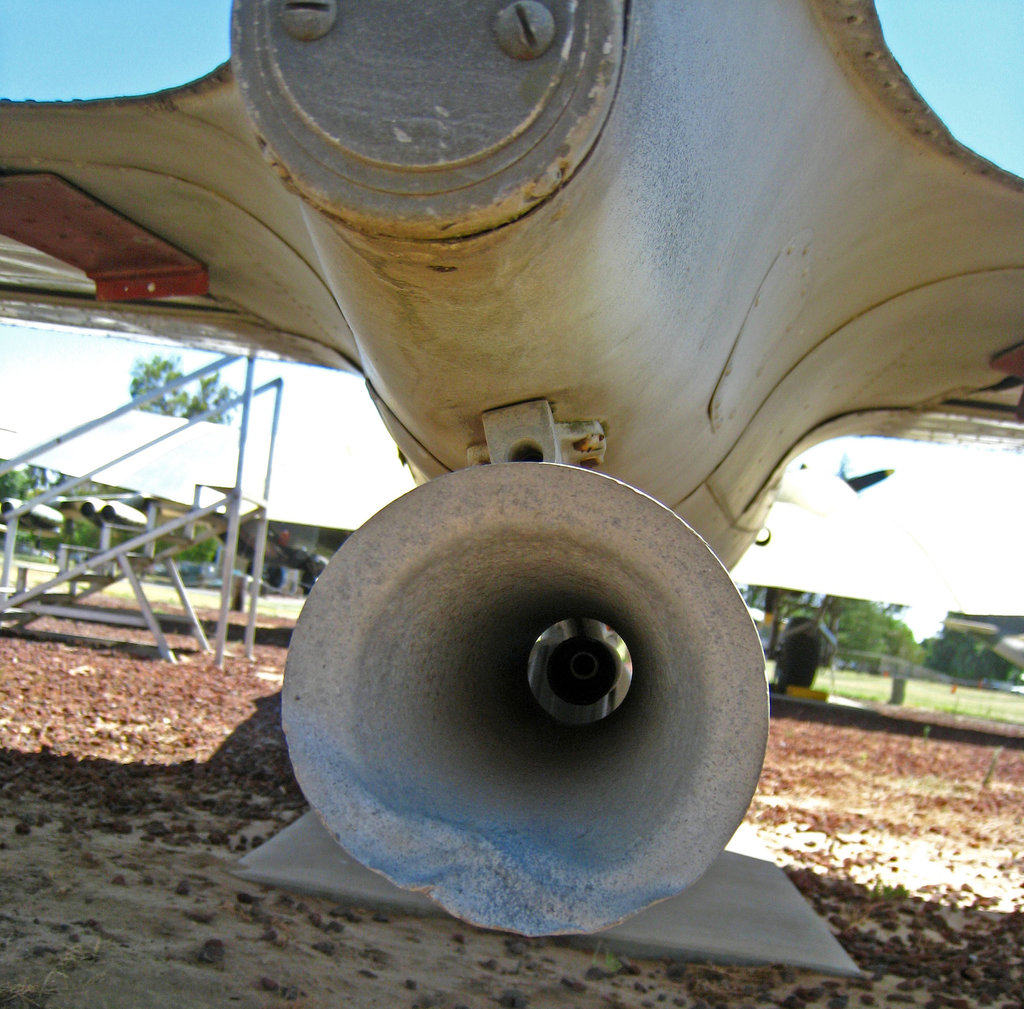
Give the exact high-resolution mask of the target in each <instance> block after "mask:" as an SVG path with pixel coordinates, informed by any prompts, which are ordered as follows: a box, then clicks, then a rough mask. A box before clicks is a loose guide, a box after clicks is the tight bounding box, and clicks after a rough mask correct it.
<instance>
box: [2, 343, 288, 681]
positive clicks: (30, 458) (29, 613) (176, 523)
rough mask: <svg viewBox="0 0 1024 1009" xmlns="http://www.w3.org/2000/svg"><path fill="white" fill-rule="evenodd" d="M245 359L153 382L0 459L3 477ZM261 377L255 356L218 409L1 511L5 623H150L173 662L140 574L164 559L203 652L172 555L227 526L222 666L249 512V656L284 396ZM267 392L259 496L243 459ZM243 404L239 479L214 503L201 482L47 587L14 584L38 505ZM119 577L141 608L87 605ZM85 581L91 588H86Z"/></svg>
mask: <svg viewBox="0 0 1024 1009" xmlns="http://www.w3.org/2000/svg"><path fill="white" fill-rule="evenodd" d="M238 360H240V358H238V357H231V356H229V357H223V358H220V359H219V360H217V361H214V362H212V363H210V364H208V365H205V366H204V367H202V368H198V369H197V370H196V371H193V372H192V373H190V374H188V375H185V376H183V377H181V378H178V379H175V380H174V381H171V382H168V383H167V384H166V385H164V386H161V387H160V388H159V389H154V390H152V391H151V392H148V393H145V394H143V395H142V396H138V397H136V398H135V399H133V400H131V401H130V402H129V403H126V404H125V405H124V406H121V407H118V409H116V410H113V411H111V412H110V413H107V414H105V415H104V416H102V417H98V418H96V419H94V420H91V421H87V422H86V423H84V424H81V425H79V426H78V427H76V428H73V429H72V430H71V431H68V432H67V433H66V434H62V435H58V436H57V437H55V438H51V439H50V440H48V441H46V442H43V443H42V444H40V445H37V446H35V447H34V448H31V449H29V450H28V451H26V452H22V453H21V454H20V455H18V456H16V457H14V458H13V459H8V460H7V461H6V462H2V463H0V476H2V475H3V474H4V473H8V472H10V471H11V470H13V469H16V468H17V467H19V466H23V465H27V464H31V463H33V462H34V461H35V460H37V459H39V458H40V457H41V456H42V455H43V454H44V453H46V452H48V451H50V450H51V449H54V448H56V447H57V446H59V445H66V444H67V443H68V442H70V441H73V440H74V439H76V438H79V437H81V436H82V435H84V434H86V433H88V432H90V431H94V430H96V429H97V428H100V427H102V426H103V425H104V424H108V423H110V422H111V421H113V420H115V419H116V418H118V417H121V416H123V415H125V414H127V413H130V412H131V411H132V410H138V409H140V408H141V407H144V406H146V405H147V404H149V403H151V402H153V401H154V400H156V399H159V398H160V397H161V396H164V395H166V394H167V393H171V392H176V391H177V390H178V389H180V388H182V387H183V386H186V385H188V384H189V383H191V382H195V381H198V380H200V379H202V378H204V377H205V376H206V375H209V374H212V373H215V372H217V371H219V370H220V369H221V368H224V367H226V366H227V365H230V364H233V363H234V362H235V361H238ZM254 377H255V358H253V357H249V358H248V361H247V366H246V377H245V390H244V391H243V392H242V393H241V394H239V395H236V396H233V397H231V398H230V399H229V400H227V401H226V402H225V403H223V404H221V405H220V406H217V407H215V408H213V409H210V410H206V411H204V412H203V413H201V414H199V415H197V416H195V417H192V418H191V419H189V420H188V421H187V422H186V423H184V424H182V425H181V426H179V427H176V428H175V429H174V430H172V431H168V432H165V433H164V434H161V435H159V436H158V437H156V438H152V439H150V440H148V441H146V442H144V443H143V444H141V445H138V446H136V447H135V448H133V449H131V450H130V451H128V452H124V453H122V454H121V455H119V456H117V457H116V458H114V459H111V460H109V461H107V462H104V463H103V464H102V465H100V466H97V467H94V468H92V469H90V470H89V471H88V472H87V473H85V474H83V475H81V476H77V477H71V478H68V479H66V480H64V481H62V482H61V483H59V484H57V485H55V486H53V487H50V488H47V489H46V490H44V491H43V492H42V493H40V494H38V495H36V496H35V497H33V498H32V499H30V500H28V501H25V502H23V503H21V504H20V505H18V506H16V507H15V508H13V509H11V510H10V511H8V512H7V513H6V514H5V515H4V517H3V521H4V522H5V523H6V528H5V531H4V550H3V569H2V577H0V624H2V623H5V622H13V623H16V624H18V625H20V626H24V625H26V624H29V623H31V622H32V621H33V620H37V619H39V618H40V617H42V616H54V617H63V618H66V619H73V620H89V621H91V622H96V623H107V624H112V625H117V624H121V625H128V626H136V627H146V628H148V629H149V631H150V633H151V634H152V635H153V638H154V640H155V642H156V647H157V650H158V651H159V653H160V655H161V656H162V657H163V658H165V659H168V660H169V661H172V662H173V661H175V656H174V653H173V651H172V650H171V648H170V646H169V645H168V643H167V639H166V637H165V636H164V631H163V628H162V626H161V623H160V620H159V618H158V617H157V615H156V614H155V613H154V612H153V607H152V605H151V604H150V602H149V600H148V598H147V597H146V593H145V591H144V589H143V586H142V581H141V578H140V575H143V574H145V573H146V572H147V571H149V570H150V569H151V568H153V567H154V566H155V565H157V564H163V565H164V566H165V568H166V570H167V573H168V576H169V578H170V581H171V585H172V587H173V588H174V590H175V592H176V594H177V596H178V598H179V600H180V601H181V605H182V608H183V610H184V611H185V619H186V621H187V622H188V624H189V626H190V628H191V632H192V634H193V636H194V637H195V638H196V640H197V641H198V643H199V647H200V648H201V649H202V650H203V651H207V652H208V651H210V650H211V648H210V644H209V642H208V641H207V638H206V634H205V632H204V631H203V627H202V624H201V623H200V621H199V619H198V617H197V616H196V613H195V609H194V608H193V606H192V603H191V601H190V600H189V597H188V592H187V590H186V588H185V585H184V582H183V581H182V578H181V572H180V571H179V569H178V566H177V563H176V561H175V556H176V555H177V554H178V553H181V552H182V551H183V550H185V549H187V548H188V547H191V546H193V545H194V544H197V543H201V542H204V541H205V540H208V539H211V538H212V537H214V536H217V535H219V532H220V530H224V532H225V538H224V545H223V549H222V556H221V594H220V609H219V613H218V619H217V633H216V637H215V643H214V648H213V649H212V650H213V651H214V653H215V661H216V663H217V665H218V666H222V665H223V663H224V654H225V650H226V646H227V633H228V615H229V613H230V610H231V596H232V588H233V585H234V580H235V563H236V560H237V557H238V539H239V532H240V530H241V527H242V523H243V519H245V520H246V521H256V522H257V527H256V536H255V541H254V549H253V559H252V571H253V579H252V586H251V589H250V592H249V613H248V622H247V624H246V629H245V635H244V645H245V654H246V657H247V658H250V659H251V658H253V655H254V648H255V641H256V615H257V606H258V603H259V588H260V572H261V571H262V569H263V559H264V555H265V551H266V543H267V526H268V520H269V519H268V514H267V500H268V498H269V495H270V484H271V475H272V470H273V461H274V447H275V443H276V440H277V429H278V423H279V420H280V415H281V393H282V389H283V382H282V380H281V379H280V378H276V379H273V380H272V381H270V382H266V383H264V384H263V385H261V386H259V387H258V388H254ZM270 391H273V393H274V412H273V419H272V422H271V429H270V436H269V446H268V451H267V465H266V471H265V474H264V480H263V493H262V496H260V497H258V498H257V497H252V496H250V495H246V494H245V492H244V491H243V488H242V477H243V472H244V466H245V455H246V447H247V443H248V439H249V424H250V418H251V412H252V403H253V400H254V399H255V398H256V397H257V396H260V395H262V394H264V393H267V392H270ZM238 406H240V407H241V409H242V416H241V422H240V425H239V432H238V448H237V455H236V467H235V482H234V484H233V485H232V486H230V487H215V488H212V489H214V490H216V491H217V492H218V493H219V494H220V495H221V496H220V497H219V498H218V499H217V500H215V501H213V502H212V503H209V504H206V505H203V506H200V504H199V499H200V491H201V489H202V487H203V486H205V485H197V486H196V493H195V498H194V500H193V504H192V506H191V507H190V508H187V510H186V511H185V512H184V513H183V514H182V515H180V516H177V517H175V518H173V519H170V520H169V521H167V522H163V523H160V524H159V525H158V524H157V521H156V510H155V509H154V508H152V507H151V508H149V509H148V511H147V524H146V528H145V530H144V531H142V532H139V533H138V534H137V535H135V536H130V537H129V538H128V539H126V540H125V541H124V542H122V543H118V544H116V545H113V546H111V545H110V544H109V542H108V541H106V540H105V541H104V542H103V543H102V544H101V547H100V550H99V551H98V552H96V553H94V554H93V555H92V556H90V557H88V558H87V559H86V560H84V561H82V562H80V563H78V564H75V565H73V566H71V567H68V568H63V569H61V570H59V571H58V572H57V574H56V576H55V577H53V578H51V579H48V580H47V581H45V582H43V583H42V584H39V585H34V586H32V587H31V588H29V587H28V585H27V581H26V579H25V572H24V569H22V570H21V571H20V572H19V573H18V577H17V580H16V584H12V582H11V576H12V574H14V569H15V566H16V565H15V557H14V551H15V543H16V540H17V535H18V520H19V519H20V518H22V517H23V516H25V515H27V514H28V513H29V512H31V511H32V509H33V508H35V507H36V506H38V505H49V504H50V503H51V502H54V501H56V500H57V499H58V498H62V497H64V496H66V495H68V494H69V493H72V492H73V491H74V490H75V489H76V488H78V487H80V486H81V485H82V484H84V483H86V482H87V481H91V480H93V479H94V478H95V477H97V476H99V475H100V474H102V473H103V472H104V471H105V470H107V469H110V468H111V467H112V466H115V465H117V464H118V463H122V462H124V461H126V460H128V459H130V458H132V457H133V456H136V455H138V454H139V453H141V452H143V451H145V450H147V449H150V448H153V447H154V446H156V445H158V444H160V443H162V442H166V441H169V440H171V439H173V438H175V437H178V436H180V435H181V434H182V433H184V432H185V431H188V430H190V429H192V428H193V427H195V426H196V425H197V424H200V423H203V422H204V421H208V420H211V419H213V418H215V417H218V416H220V415H222V414H225V413H227V412H228V411H230V410H233V409H235V408H236V407H238ZM204 519H205V520H207V521H208V522H209V521H210V520H214V527H213V528H210V527H207V528H205V529H203V530H201V531H197V529H196V524H197V523H198V522H201V521H203V520H204ZM179 532H180V533H183V537H182V541H181V542H180V543H179V544H176V545H173V546H170V547H165V548H164V549H162V550H159V551H158V550H157V549H156V544H157V541H158V540H160V539H162V538H166V537H168V536H170V535H172V534H175V533H179ZM122 578H123V579H125V580H126V581H127V582H128V584H129V585H130V586H131V588H132V591H133V593H134V596H135V600H136V602H137V604H138V608H139V609H138V612H137V613H125V612H122V611H117V610H110V609H109V608H105V607H98V606H94V607H91V608H87V607H84V606H83V605H82V602H83V600H85V599H86V598H87V597H88V596H90V595H92V594H93V593H95V592H98V591H102V589H104V588H106V587H107V586H109V585H111V584H113V583H114V582H116V581H119V580H121V579H122ZM83 583H84V586H85V587H84V588H83V587H81V586H82V585H83ZM61 587H65V591H64V592H63V593H61V594H60V595H59V596H57V595H56V594H55V590H56V589H58V588H61Z"/></svg>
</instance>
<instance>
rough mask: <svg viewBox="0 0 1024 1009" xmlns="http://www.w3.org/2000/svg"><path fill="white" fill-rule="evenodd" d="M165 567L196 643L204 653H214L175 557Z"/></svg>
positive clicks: (165, 562) (165, 563) (169, 559)
mask: <svg viewBox="0 0 1024 1009" xmlns="http://www.w3.org/2000/svg"><path fill="white" fill-rule="evenodd" d="M164 565H165V567H166V568H167V574H168V575H170V578H171V584H172V585H173V586H174V591H175V592H177V593H178V598H179V599H180V600H181V605H182V608H183V609H184V610H185V615H186V616H187V617H188V621H189V623H190V624H191V625H192V633H193V634H194V635H195V639H196V641H198V642H199V647H200V648H201V649H202V650H203V651H204V652H210V651H213V649H212V648H210V642H209V641H207V640H206V633H205V631H204V630H203V625H202V624H201V623H200V621H199V618H198V617H197V616H196V611H195V609H194V608H193V606H192V600H191V599H189V597H188V592H186V591H185V583H184V582H183V581H182V580H181V572H180V571H179V570H178V562H177V561H176V560H174V558H173V557H168V558H167V560H166V561H164Z"/></svg>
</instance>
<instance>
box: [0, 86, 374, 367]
mask: <svg viewBox="0 0 1024 1009" xmlns="http://www.w3.org/2000/svg"><path fill="white" fill-rule="evenodd" d="M0 136H2V139H0V171H2V172H3V175H0V221H2V223H0V320H8V321H11V322H26V323H30V324H33V325H38V326H44V327H45V326H53V327H56V328H64V329H67V328H71V329H82V330H92V331H97V332H114V333H120V334H124V335H128V336H131V335H139V336H143V335H145V336H154V337H159V338H162V339H166V340H171V341H178V342H181V343H185V344H189V345H192V346H200V347H208V348H217V349H221V348H244V349H245V350H247V351H248V350H257V351H259V352H261V353H265V354H268V355H270V356H279V357H286V358H292V359H295V360H298V361H306V362H309V363H314V364H324V365H329V366H332V367H336V368H343V369H348V370H356V363H357V361H358V353H357V351H356V348H355V343H354V341H353V338H352V334H351V332H350V331H349V329H348V326H347V325H346V323H345V319H344V316H343V315H342V313H341V310H340V309H339V308H338V305H337V303H336V301H335V299H334V297H333V296H332V295H331V292H330V290H329V289H328V287H327V285H326V284H325V282H324V279H323V276H322V270H321V268H320V266H319V264H318V261H317V256H316V252H315V250H314V248H313V245H312V241H311V239H310V236H309V234H308V231H307V229H306V228H305V226H304V224H303V217H302V210H301V200H300V199H299V198H298V197H297V196H296V195H295V194H294V193H292V192H290V191H289V190H288V189H287V188H286V187H285V186H284V185H283V184H282V181H281V178H280V176H279V175H278V174H277V173H275V171H274V169H273V168H272V167H271V165H269V164H268V163H267V161H266V159H265V158H264V157H263V156H262V154H261V152H260V149H259V144H258V142H257V139H256V135H255V133H254V131H253V129H252V127H251V125H250V124H249V123H248V121H247V119H246V116H245V113H244V111H243V108H242V102H241V98H240V95H239V92H238V87H237V85H236V83H235V81H234V78H233V76H232V74H231V71H230V68H229V67H227V66H224V67H222V68H221V69H220V70H218V71H216V72H214V73H213V74H211V75H210V76H209V77H206V78H204V79H203V80H200V81H198V82H196V83H195V84H192V85H188V86H187V87H184V88H180V89H177V90H174V91H171V92H161V93H159V94H156V95H151V96H146V97H142V98H126V99H114V100H110V101H90V102H81V101H75V102H58V103H36V102H25V103H15V102H0ZM42 174H49V175H52V176H55V177H56V180H55V182H56V184H57V185H59V184H60V183H61V182H63V183H65V184H69V185H70V186H73V187H75V189H76V190H78V191H79V193H80V194H82V195H83V197H84V199H83V201H82V202H81V203H78V204H75V205H74V206H73V212H74V213H75V214H76V215H77V216H74V217H70V216H67V215H66V216H64V218H63V219H61V220H59V221H57V220H54V219H52V218H48V217H46V216H44V213H45V206H46V204H47V203H50V204H52V202H53V199H54V195H53V190H50V191H48V192H43V193H41V194H40V195H39V196H38V197H34V196H33V194H32V193H31V192H30V191H29V190H27V188H26V186H25V177H26V176H29V177H34V176H39V175H42ZM90 203H91V204H93V205H94V206H93V208H92V209H93V212H94V215H95V211H96V207H95V205H97V204H98V205H99V209H100V210H102V209H104V208H109V209H110V210H112V211H114V212H115V214H116V215H120V216H121V217H123V218H125V219H127V222H129V223H130V224H132V225H134V226H135V227H136V228H137V229H138V230H137V233H136V234H129V235H127V236H125V235H120V234H118V233H116V231H115V228H116V224H115V223H112V222H110V221H107V220H104V221H103V222H102V226H103V227H105V228H106V229H107V230H108V231H109V232H112V234H107V235H103V234H99V235H97V234H96V233H95V231H90V230H89V227H90V225H91V224H92V217H91V216H90V206H89V204H90ZM40 204H42V207H41V206H40ZM58 225H59V227H60V228H63V229H67V230H68V231H70V232H71V236H72V237H71V239H69V240H68V241H67V242H66V243H65V247H64V249H63V250H61V251H63V253H64V254H65V255H67V256H68V257H69V258H71V259H72V260H75V261H77V265H76V262H75V261H71V262H69V261H62V260H61V259H58V258H57V257H56V256H54V255H51V254H47V253H46V252H43V251H41V249H40V248H39V247H38V246H40V245H44V246H45V245H46V244H47V241H48V240H52V233H53V232H54V231H55V230H58ZM13 235H18V236H20V237H21V241H19V240H18V239H17V238H16V237H12V236H13ZM76 238H77V242H76V241H75V239H76ZM118 240H120V244H119V245H118V244H116V243H117V242H118ZM156 240H162V241H165V242H168V243H170V244H171V245H172V246H173V247H174V248H176V249H177V250H180V252H182V253H183V254H184V255H185V256H187V257H190V258H191V259H192V260H193V261H195V262H197V263H198V264H201V266H202V267H205V269H206V270H207V271H208V276H209V293H207V294H192V293H185V294H177V295H174V294H172V295H170V296H168V297H164V298H160V299H158V300H156V299H152V298H147V297H146V292H145V283H146V280H147V279H148V278H147V275H146V274H145V263H144V262H143V263H141V264H140V263H139V261H138V256H137V250H138V249H139V248H140V247H142V248H145V247H146V245H147V244H148V243H149V242H152V241H156ZM97 248H99V249H106V250H107V253H108V257H109V258H110V259H112V260H113V262H111V263H108V264H106V265H108V266H109V267H111V268H114V269H120V270H121V271H122V273H123V275H125V276H127V277H130V278H131V277H133V276H137V277H138V279H139V280H141V282H142V291H141V292H140V294H141V296H138V295H137V296H136V297H134V298H132V299H130V300H102V301H101V300H98V298H97V284H96V281H95V280H94V279H91V278H90V277H89V276H88V274H87V272H86V270H87V269H88V268H89V266H90V265H91V264H90V262H89V260H90V252H92V253H95V252H96V249H97ZM83 267H84V268H83ZM133 271H137V273H135V272H133Z"/></svg>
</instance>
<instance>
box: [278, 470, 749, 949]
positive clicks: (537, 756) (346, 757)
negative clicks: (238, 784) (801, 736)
mask: <svg viewBox="0 0 1024 1009" xmlns="http://www.w3.org/2000/svg"><path fill="white" fill-rule="evenodd" d="M283 718H284V725H285V732H286V734H287V737H288V746H289V751H290V754H291V758H292V762H293V765H294V767H295V771H296V775H297V777H298V779H299V783H300V784H301V786H302V788H303V791H304V792H305V794H306V797H307V798H308V799H309V801H310V803H311V804H312V805H313V807H314V809H315V810H316V811H317V813H318V814H319V816H320V818H321V819H322V820H323V822H324V824H325V825H326V826H327V828H328V830H329V831H330V832H331V833H332V834H333V836H334V837H335V838H337V839H338V840H339V841H340V843H341V844H342V845H343V846H344V847H345V848H346V850H347V851H348V852H349V853H350V854H351V855H352V856H353V857H355V858H356V859H358V860H360V861H362V862H363V863H364V864H366V865H368V866H370V867H371V868H374V869H376V870H377V871H379V872H381V873H383V874H384V875H385V876H387V877H389V878H390V879H392V880H393V881H394V882H396V883H398V884H399V885H400V886H404V887H407V888H411V889H416V890H420V891H423V892H426V893H429V894H430V895H431V896H432V897H433V898H434V899H435V900H436V901H437V902H438V903H440V904H441V905H443V906H444V907H445V908H447V909H448V910H449V911H450V912H452V913H453V914H455V915H457V916H459V917H461V918H464V919H466V920H468V921H471V922H474V923H476V924H479V925H483V926H486V927H491V928H500V929H506V930H510V931H516V932H521V933H525V934H530V935H543V934H552V933H559V932H589V931H595V930H598V929H601V928H604V927H607V926H609V925H612V924H614V923H615V922H617V921H620V920H622V919H623V918H625V917H628V916H629V915H630V914H632V913H634V912H636V911H638V910H640V909H641V908H643V907H645V906H647V905H648V904H650V903H652V902H653V901H656V900H659V899H662V898H664V897H669V896H671V895H673V894H675V893H678V892H679V891H680V890H682V889H684V888H685V887H686V886H688V885H689V884H691V883H693V882H694V881H696V879H697V878H698V877H699V876H700V875H701V874H702V873H703V872H704V871H705V870H706V869H707V868H708V867H709V866H710V865H711V863H712V862H713V861H714V860H715V859H716V858H717V857H718V855H719V854H720V853H721V851H722V849H723V848H724V846H725V844H726V843H727V842H728V840H729V838H730V837H731V836H732V834H733V832H734V831H735V829H736V827H737V826H738V825H739V823H740V821H741V820H742V818H743V815H744V813H745V812H746V808H747V806H748V804H749V802H750V798H751V796H752V795H753V791H754V787H755V785H756V783H757V779H758V775H759V773H760V769H761V761H762V759H763V755H764V746H765V740H766V737H767V725H768V705H767V686H766V683H765V677H764V659H763V655H762V652H761V648H760V643H759V641H758V637H757V634H756V631H755V630H754V627H753V624H752V622H751V619H750V616H749V614H748V613H747V610H746V607H745V606H744V605H743V601H742V599H741V598H740V596H739V593H738V592H737V591H736V589H735V587H734V585H733V583H732V581H731V579H730V578H729V576H728V574H727V573H726V572H725V570H724V569H723V568H722V566H721V565H720V564H719V563H718V561H717V559H716V558H715V557H714V555H713V554H712V553H711V551H710V550H709V549H708V547H707V545H706V544H705V543H704V541H703V540H702V539H701V538H700V537H699V536H697V534H696V533H694V532H693V531H692V530H691V529H690V528H689V526H687V525H686V524H685V523H684V522H683V521H682V520H681V519H680V518H679V517H678V516H677V515H675V514H674V513H672V512H671V511H669V510H668V509H667V508H665V507H663V506H662V505H660V504H658V503H657V502H656V501H654V500H653V499H651V498H649V497H647V496H646V495H644V494H642V493H640V492H639V491H637V490H635V489H634V488H632V487H629V486H628V485H626V484H623V483H620V482H618V481H616V480H613V479H610V478H609V477H605V476H601V475H599V474H596V473H593V472H590V471H587V470H583V469H579V468H577V467H572V466H561V465H553V464H548V463H531V462H523V463H508V464H500V465H489V466H479V467H473V468H471V469H466V470H460V471H458V472H456V473H452V474H450V475H448V476H443V477H439V478H438V479H436V480H434V481H432V482H430V483H428V484H425V485H424V486H422V487H419V488H417V489H416V490H414V491H412V492H410V493H409V494H407V495H405V496H404V497H402V498H400V499H399V500H397V501H395V502H393V503H392V504H390V505H389V506H388V507H386V508H385V509H383V511H381V512H379V513H378V514H377V515H376V516H374V517H373V518H372V519H371V520H370V521H369V522H368V523H367V524H365V525H364V526H363V527H362V528H361V529H359V530H358V531H356V532H355V533H354V534H353V535H352V536H350V537H349V538H348V540H347V541H346V542H345V544H344V545H343V546H342V548H341V550H340V551H339V552H338V553H337V555H336V556H335V558H334V559H333V560H332V561H331V563H330V564H329V565H328V567H327V570H326V571H325V572H324V574H323V575H322V576H321V577H320V579H319V580H318V581H317V583H316V585H315V586H314V587H313V591H312V593H311V594H310V597H309V599H308V600H307V602H306V606H305V608H304V610H303V612H302V615H301V617H300V619H299V622H298V625H297V627H296V630H295V633H294V635H293V637H292V644H291V648H290V651H289V656H288V665H287V671H286V675H285V684H284V694H283Z"/></svg>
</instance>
